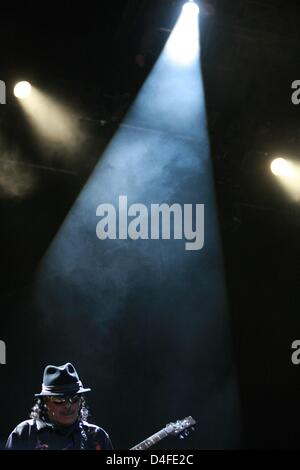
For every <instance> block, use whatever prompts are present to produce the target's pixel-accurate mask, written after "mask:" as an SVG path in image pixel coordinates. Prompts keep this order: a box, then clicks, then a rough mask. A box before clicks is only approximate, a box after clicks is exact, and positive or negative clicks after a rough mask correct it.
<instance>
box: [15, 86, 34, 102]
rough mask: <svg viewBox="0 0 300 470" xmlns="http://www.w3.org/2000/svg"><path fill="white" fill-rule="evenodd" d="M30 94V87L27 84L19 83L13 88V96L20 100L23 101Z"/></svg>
mask: <svg viewBox="0 0 300 470" xmlns="http://www.w3.org/2000/svg"><path fill="white" fill-rule="evenodd" d="M30 93H31V85H30V83H29V82H19V83H17V84H16V86H15V88H14V95H15V96H16V97H17V98H19V99H20V100H25V99H26V98H28V96H29V95H30Z"/></svg>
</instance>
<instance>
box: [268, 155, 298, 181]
mask: <svg viewBox="0 0 300 470" xmlns="http://www.w3.org/2000/svg"><path fill="white" fill-rule="evenodd" d="M271 171H272V173H273V174H274V175H276V176H281V177H290V176H292V175H293V173H294V171H293V165H292V163H291V162H289V161H287V160H286V159H285V158H281V157H280V158H275V160H273V161H272V163H271Z"/></svg>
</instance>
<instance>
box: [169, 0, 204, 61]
mask: <svg viewBox="0 0 300 470" xmlns="http://www.w3.org/2000/svg"><path fill="white" fill-rule="evenodd" d="M198 15H199V7H198V5H197V4H196V3H195V2H193V1H189V2H187V3H185V4H184V5H183V7H182V12H181V15H180V17H179V19H178V21H177V24H176V26H175V28H174V30H173V32H172V34H171V36H170V38H169V41H168V43H167V46H166V50H167V54H168V56H169V58H170V59H171V60H172V62H173V63H175V64H176V65H182V66H188V65H191V64H193V63H195V61H197V59H198V58H199V50H200V48H199V24H198Z"/></svg>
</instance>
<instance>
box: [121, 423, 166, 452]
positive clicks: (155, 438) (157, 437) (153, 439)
mask: <svg viewBox="0 0 300 470" xmlns="http://www.w3.org/2000/svg"><path fill="white" fill-rule="evenodd" d="M169 434H170V433H169V432H168V431H167V428H164V429H161V430H160V431H158V432H157V433H155V434H153V435H152V436H150V437H148V439H145V440H144V441H142V442H140V443H139V444H137V445H136V446H134V447H132V448H131V449H130V450H146V449H149V447H152V446H153V445H154V444H157V443H158V442H159V441H161V440H162V439H164V438H165V437H167V436H169Z"/></svg>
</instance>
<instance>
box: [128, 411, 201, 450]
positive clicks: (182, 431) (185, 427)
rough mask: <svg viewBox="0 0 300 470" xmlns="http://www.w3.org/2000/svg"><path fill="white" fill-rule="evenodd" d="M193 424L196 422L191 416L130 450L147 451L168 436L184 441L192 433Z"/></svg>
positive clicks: (167, 427)
mask: <svg viewBox="0 0 300 470" xmlns="http://www.w3.org/2000/svg"><path fill="white" fill-rule="evenodd" d="M195 424H196V421H195V420H194V418H192V417H191V416H188V417H187V418H184V419H181V420H177V421H176V422H175V423H169V424H167V425H166V427H165V428H163V429H161V430H160V431H158V432H157V433H155V434H153V435H152V436H150V437H148V438H147V439H145V440H144V441H142V442H140V443H139V444H137V445H136V446H134V447H132V448H131V449H130V450H146V449H149V447H151V446H153V445H154V444H157V443H158V442H159V441H161V440H162V439H164V438H165V437H168V436H179V437H180V438H181V439H184V438H185V437H187V436H188V435H189V433H190V431H194V426H195Z"/></svg>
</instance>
